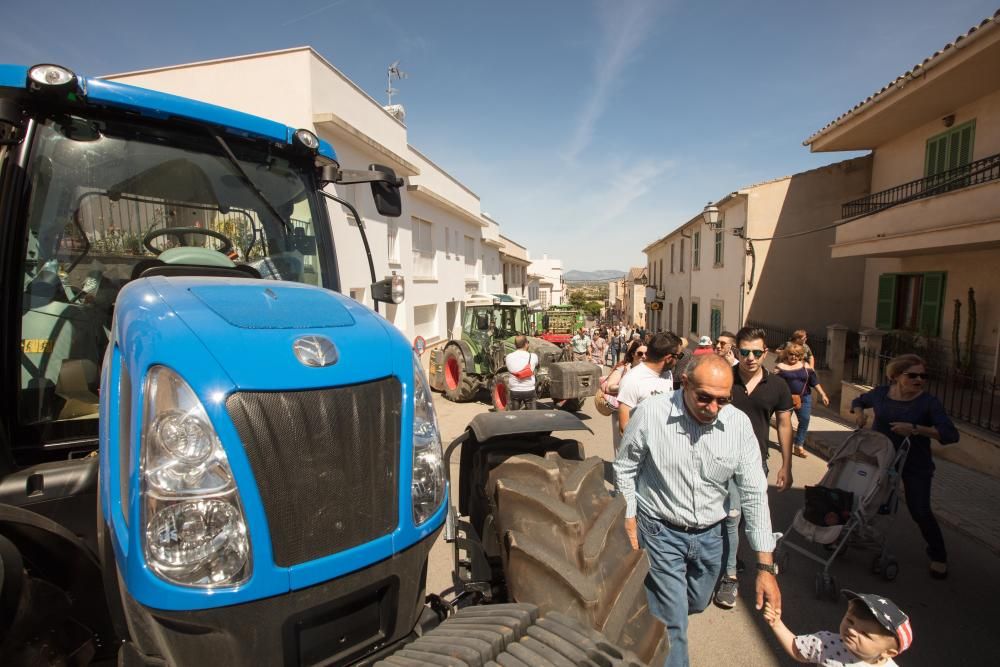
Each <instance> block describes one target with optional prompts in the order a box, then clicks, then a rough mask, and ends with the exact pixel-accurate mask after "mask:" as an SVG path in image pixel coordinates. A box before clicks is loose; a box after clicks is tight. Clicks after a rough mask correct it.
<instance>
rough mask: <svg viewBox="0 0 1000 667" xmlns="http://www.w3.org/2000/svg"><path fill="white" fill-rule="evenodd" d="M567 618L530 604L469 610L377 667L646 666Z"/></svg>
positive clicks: (604, 638)
mask: <svg viewBox="0 0 1000 667" xmlns="http://www.w3.org/2000/svg"><path fill="white" fill-rule="evenodd" d="M612 644H613V642H609V640H608V639H607V638H606V637H604V636H602V635H601V634H600V633H598V632H595V631H594V630H592V629H591V628H589V627H585V626H583V625H581V624H580V623H579V622H578V621H576V620H575V619H572V618H569V617H567V616H566V615H564V614H560V613H556V612H553V613H550V614H548V615H546V616H544V617H541V618H539V613H538V608H537V607H535V606H534V605H530V604H497V605H486V606H481V607H466V608H465V609H462V610H460V611H459V612H458V613H456V614H455V615H454V616H452V617H450V618H448V619H447V620H445V621H444V622H443V623H441V625H439V626H437V627H436V628H434V629H433V630H431V631H430V632H428V633H427V634H425V635H423V636H422V637H420V638H419V639H417V640H416V641H414V642H412V643H410V644H407V645H406V646H404V647H403V648H402V649H401V650H399V651H395V652H393V653H392V654H391V655H389V656H387V657H386V658H384V659H382V660H380V661H378V662H376V663H375V667H427V665H446V666H449V667H473V666H474V667H498V666H502V667H506V666H508V665H509V666H516V667H524V666H525V665H533V666H534V667H577V666H579V665H586V666H588V667H597V666H598V665H602V666H606V667H619V666H620V667H641V664H640V662H639V658H638V656H636V655H635V654H633V653H631V652H629V651H627V650H623V649H622V648H621V647H617V646H613V645H612Z"/></svg>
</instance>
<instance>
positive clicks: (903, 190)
mask: <svg viewBox="0 0 1000 667" xmlns="http://www.w3.org/2000/svg"><path fill="white" fill-rule="evenodd" d="M997 179H1000V153H998V154H996V155H991V156H989V157H984V158H982V159H980V160H976V161H975V162H970V163H969V164H967V165H965V166H963V167H956V168H955V169H949V170H948V171H943V172H941V173H940V174H934V175H933V176H928V177H926V178H920V179H917V180H915V181H910V182H909V183H903V184H902V185H897V186H895V187H892V188H889V189H888V190H882V192H876V193H873V194H870V195H868V196H867V197H862V198H861V199H855V200H854V201H849V202H847V203H846V204H844V205H843V206H841V212H840V217H841V218H854V217H858V216H862V215H870V214H872V213H876V212H878V211H882V210H884V209H887V208H890V207H892V206H896V205H898V204H905V203H906V202H908V201H913V200H915V199H924V198H925V197H933V196H934V195H939V194H942V193H945V192H951V191H953V190H960V189H961V188H967V187H969V186H971V185H978V184H980V183H986V182H987V181H995V180H997Z"/></svg>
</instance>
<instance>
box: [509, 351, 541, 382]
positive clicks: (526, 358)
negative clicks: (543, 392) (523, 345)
mask: <svg viewBox="0 0 1000 667" xmlns="http://www.w3.org/2000/svg"><path fill="white" fill-rule="evenodd" d="M529 363H530V364H531V377H527V378H525V379H523V380H522V379H520V378H516V377H514V376H513V375H511V376H510V381H509V382H508V383H507V388H508V389H510V390H511V391H534V390H535V369H536V368H538V355H536V354H533V353H531V352H528V351H527V350H514V351H513V352H511V353H510V354H508V355H507V357H506V364H507V370H509V371H510V372H511V373H516V372H518V371H522V370H524V367H525V366H527V365H528V364H529Z"/></svg>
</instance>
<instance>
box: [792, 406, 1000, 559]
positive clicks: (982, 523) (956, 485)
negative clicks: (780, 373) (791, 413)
mask: <svg viewBox="0 0 1000 667" xmlns="http://www.w3.org/2000/svg"><path fill="white" fill-rule="evenodd" d="M853 430H854V429H853V426H851V425H849V424H847V423H846V422H844V421H843V420H842V419H841V418H840V416H839V415H838V414H836V413H835V412H834V411H832V410H829V409H825V408H822V407H813V413H812V420H811V421H810V422H809V434H808V435H807V436H806V446H807V447H808V448H809V449H811V450H812V451H814V452H816V453H818V454H819V455H821V456H824V457H826V456H829V454H830V453H832V452H833V450H834V449H835V448H836V447H837V446H839V445H840V444H841V443H842V442H843V441H844V440H845V439H846V438H847V436H848V435H850V433H851V431H853ZM934 464H935V465H936V466H937V471H936V472H935V473H934V485H933V491H932V494H931V502H932V505H933V507H934V514H935V515H936V516H937V517H938V519H939V520H940V521H942V522H943V523H947V524H948V525H950V526H951V527H952V528H954V529H956V530H958V531H960V532H962V533H964V534H965V535H967V536H968V537H971V538H972V539H974V540H976V541H978V542H981V543H983V544H985V545H986V546H987V547H988V548H989V549H990V550H991V551H993V552H994V553H996V554H998V555H1000V511H997V505H996V499H997V498H1000V479H995V478H993V477H990V476H989V475H985V474H983V473H981V472H976V471H975V470H969V469H968V468H964V467H962V466H960V465H957V464H955V463H952V462H951V461H945V460H943V459H940V458H936V459H934ZM900 511H901V512H905V511H906V510H905V509H903V508H901V509H900Z"/></svg>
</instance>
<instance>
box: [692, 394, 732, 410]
mask: <svg viewBox="0 0 1000 667" xmlns="http://www.w3.org/2000/svg"><path fill="white" fill-rule="evenodd" d="M694 398H695V400H696V401H698V403H699V404H701V405H711V404H712V402H713V401H714V402H715V403H718V405H719V407H720V408H721V407H722V406H723V405H729V403H730V402H731V401H732V400H733V398H732V396H722V397H719V396H712V395H711V394H706V393H704V392H700V391H696V392H695V393H694Z"/></svg>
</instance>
